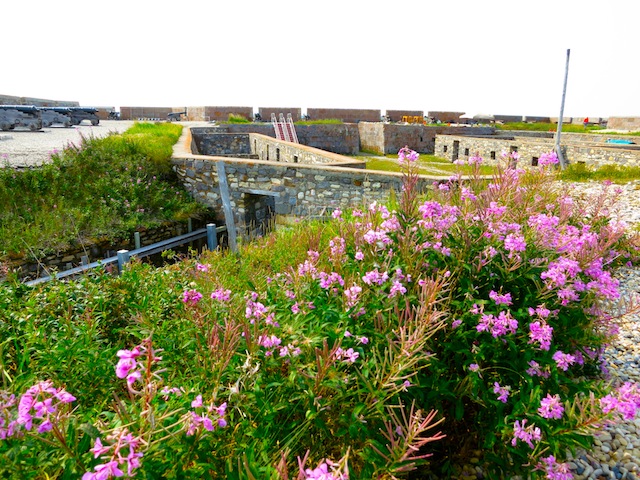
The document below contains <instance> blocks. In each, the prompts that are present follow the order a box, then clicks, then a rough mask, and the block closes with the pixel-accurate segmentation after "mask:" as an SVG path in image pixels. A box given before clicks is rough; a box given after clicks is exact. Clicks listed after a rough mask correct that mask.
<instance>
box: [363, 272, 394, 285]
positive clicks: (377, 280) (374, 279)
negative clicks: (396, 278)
mask: <svg viewBox="0 0 640 480" xmlns="http://www.w3.org/2000/svg"><path fill="white" fill-rule="evenodd" d="M387 280H389V274H388V273H387V272H382V273H380V272H379V271H378V269H377V268H376V269H375V270H372V271H370V272H367V273H365V274H364V276H363V277H362V281H363V282H364V283H366V284H367V285H373V284H376V285H382V284H383V283H384V282H386V281H387Z"/></svg>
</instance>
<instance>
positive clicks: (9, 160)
mask: <svg viewBox="0 0 640 480" xmlns="http://www.w3.org/2000/svg"><path fill="white" fill-rule="evenodd" d="M133 123H134V122H133V121H128V120H100V123H99V124H98V125H96V126H93V125H90V124H89V123H87V122H83V123H82V124H80V125H76V126H73V127H70V128H64V127H57V126H53V127H47V128H43V129H42V130H40V131H37V132H31V131H29V130H28V129H21V130H11V131H8V132H0V168H1V167H5V166H7V165H9V166H12V167H18V168H19V167H22V168H24V167H31V166H36V165H40V164H42V163H45V162H47V161H48V160H49V157H50V155H51V153H52V152H53V151H55V150H62V149H63V148H64V147H65V146H67V145H68V144H69V143H70V142H71V143H76V142H78V141H80V136H81V135H84V136H91V135H93V136H96V137H105V136H107V135H109V133H111V132H123V131H125V130H126V129H127V128H129V127H130V126H131V125H133Z"/></svg>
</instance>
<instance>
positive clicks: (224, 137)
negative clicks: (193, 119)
mask: <svg viewBox="0 0 640 480" xmlns="http://www.w3.org/2000/svg"><path fill="white" fill-rule="evenodd" d="M201 130H204V129H198V128H192V129H191V137H192V151H193V152H194V153H198V154H200V155H217V156H223V157H224V156H235V157H239V158H244V157H251V156H252V151H251V142H250V141H249V134H247V133H209V134H204V133H200V132H201Z"/></svg>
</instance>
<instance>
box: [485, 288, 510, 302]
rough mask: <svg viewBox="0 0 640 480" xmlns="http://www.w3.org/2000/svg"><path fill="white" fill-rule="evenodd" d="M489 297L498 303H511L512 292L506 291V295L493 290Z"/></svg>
mask: <svg viewBox="0 0 640 480" xmlns="http://www.w3.org/2000/svg"><path fill="white" fill-rule="evenodd" d="M489 298H490V299H491V300H493V301H494V302H496V305H511V304H512V302H511V294H510V293H505V294H504V295H501V294H499V293H498V292H494V291H493V290H491V291H490V292H489Z"/></svg>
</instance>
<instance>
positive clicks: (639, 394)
mask: <svg viewBox="0 0 640 480" xmlns="http://www.w3.org/2000/svg"><path fill="white" fill-rule="evenodd" d="M600 408H602V411H603V412H604V413H609V412H611V411H615V412H617V413H618V414H620V415H622V417H623V418H624V419H625V420H630V419H633V418H635V416H636V413H637V412H638V410H639V409H640V387H638V384H636V383H632V382H625V383H624V384H622V385H621V386H620V387H619V388H618V389H616V390H615V391H614V392H613V393H610V394H609V395H607V396H605V397H603V398H601V399H600Z"/></svg>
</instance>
